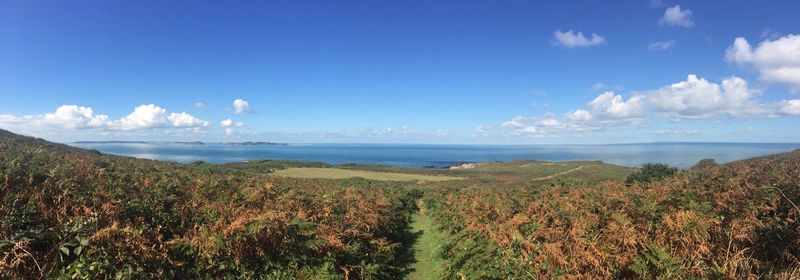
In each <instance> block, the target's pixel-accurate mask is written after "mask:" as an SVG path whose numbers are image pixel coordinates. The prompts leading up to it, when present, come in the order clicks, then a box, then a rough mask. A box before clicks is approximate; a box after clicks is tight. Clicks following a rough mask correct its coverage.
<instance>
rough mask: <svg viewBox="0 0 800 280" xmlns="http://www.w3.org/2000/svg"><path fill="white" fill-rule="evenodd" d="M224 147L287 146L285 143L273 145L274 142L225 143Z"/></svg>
mask: <svg viewBox="0 0 800 280" xmlns="http://www.w3.org/2000/svg"><path fill="white" fill-rule="evenodd" d="M223 144H225V145H235V146H259V145H278V146H286V145H289V144H287V143H275V142H225V143H223Z"/></svg>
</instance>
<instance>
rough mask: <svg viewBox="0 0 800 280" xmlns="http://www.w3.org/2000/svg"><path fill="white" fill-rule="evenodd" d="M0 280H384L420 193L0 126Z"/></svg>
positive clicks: (395, 268)
mask: <svg viewBox="0 0 800 280" xmlns="http://www.w3.org/2000/svg"><path fill="white" fill-rule="evenodd" d="M0 155H2V157H0V198H2V204H0V278H17V279H19V278H40V277H43V278H51V277H59V278H81V279H86V278H134V279H152V278H179V279H196V278H202V277H210V278H269V279H281V278H287V279H292V278H306V279H320V278H333V279H337V278H380V279H385V278H393V277H402V275H403V273H404V271H403V270H404V269H405V268H404V267H403V266H402V262H401V260H399V259H397V257H398V256H399V252H400V251H401V250H402V249H403V248H400V247H401V246H400V244H401V243H400V241H401V239H402V234H404V233H405V231H406V228H407V226H408V213H410V212H411V211H414V209H415V208H416V204H415V202H416V201H417V199H418V197H419V195H420V193H419V192H417V191H414V190H411V189H404V188H401V187H400V186H398V185H397V184H395V183H384V184H379V183H376V182H369V181H364V180H363V179H361V180H359V179H354V180H340V181H332V180H299V179H290V178H280V177H272V176H267V175H263V174H259V173H246V172H243V171H239V170H238V169H233V168H225V167H220V166H213V165H206V164H200V163H197V164H194V165H181V164H175V163H164V162H156V161H148V160H138V159H131V158H124V157H116V156H108V155H102V154H99V153H93V152H90V151H84V150H79V149H74V148H70V147H67V146H63V145H57V144H51V143H47V142H45V141H42V140H35V139H33V138H28V137H21V136H16V135H13V134H10V133H8V132H5V131H0Z"/></svg>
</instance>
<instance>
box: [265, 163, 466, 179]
mask: <svg viewBox="0 0 800 280" xmlns="http://www.w3.org/2000/svg"><path fill="white" fill-rule="evenodd" d="M272 174H274V175H276V176H284V177H293V178H325V179H345V178H354V177H360V178H364V179H370V180H380V181H418V180H425V181H433V182H439V181H448V180H459V179H461V178H459V177H452V176H433V175H421V174H404V173H391V172H377V171H366V170H353V169H341V168H317V167H300V168H288V169H284V170H278V171H275V172H274V173H272Z"/></svg>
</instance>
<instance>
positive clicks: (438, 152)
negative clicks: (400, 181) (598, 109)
mask: <svg viewBox="0 0 800 280" xmlns="http://www.w3.org/2000/svg"><path fill="white" fill-rule="evenodd" d="M71 145H73V146H76V147H81V148H87V149H97V150H99V151H102V152H105V153H111V154H117V155H125V156H132V157H140V158H148V159H158V160H169V161H177V162H191V161H195V160H202V161H206V162H213V163H227V162H237V161H245V160H261V159H288V160H304V161H321V162H326V163H331V164H339V163H348V162H352V163H375V164H385V165H394V166H412V167H424V166H435V167H444V166H447V165H450V164H454V163H459V162H481V161H509V160H544V161H564V160H601V161H604V162H607V163H613V164H618V165H626V166H639V165H640V164H642V163H643V162H662V163H667V164H670V165H674V166H679V167H683V168H686V167H690V166H692V165H694V164H695V163H696V162H697V161H699V160H701V159H703V158H713V159H716V160H717V162H719V163H723V162H728V161H733V160H738V159H744V158H749V157H754V156H761V155H768V154H774V153H782V152H788V151H791V150H793V149H798V148H800V143H795V144H783V143H782V144H759V143H747V144H740V143H736V144H733V143H646V144H615V145H500V146H495V145H415V144H290V145H287V146H265V145H261V146H233V145H223V144H207V145H184V144H127V143H126V144H107V143H103V144H94V143H93V144H71Z"/></svg>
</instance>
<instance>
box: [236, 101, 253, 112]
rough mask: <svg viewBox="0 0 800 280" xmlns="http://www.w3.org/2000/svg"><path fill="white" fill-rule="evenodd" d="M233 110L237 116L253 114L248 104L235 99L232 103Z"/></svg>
mask: <svg viewBox="0 0 800 280" xmlns="http://www.w3.org/2000/svg"><path fill="white" fill-rule="evenodd" d="M233 109H234V111H236V113H237V114H252V113H255V111H253V108H251V107H250V103H248V102H247V101H244V100H242V99H236V100H234V101H233Z"/></svg>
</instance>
